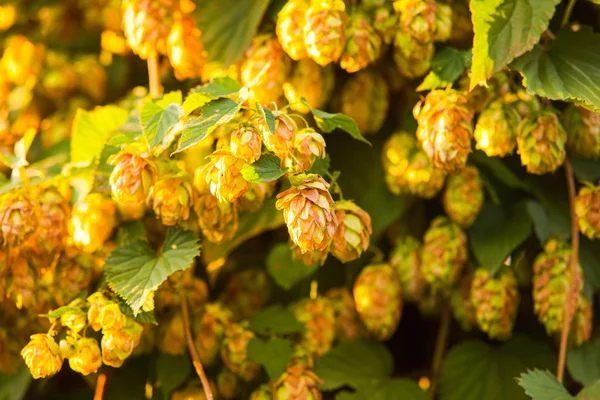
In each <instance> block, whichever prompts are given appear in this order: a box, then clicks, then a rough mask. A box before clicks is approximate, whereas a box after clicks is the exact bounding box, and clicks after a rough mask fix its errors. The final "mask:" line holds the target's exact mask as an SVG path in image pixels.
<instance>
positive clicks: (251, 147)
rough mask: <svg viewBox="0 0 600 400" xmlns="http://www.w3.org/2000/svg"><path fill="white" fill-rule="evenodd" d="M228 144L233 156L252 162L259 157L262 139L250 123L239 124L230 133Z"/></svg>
mask: <svg viewBox="0 0 600 400" xmlns="http://www.w3.org/2000/svg"><path fill="white" fill-rule="evenodd" d="M229 146H230V147H231V153H232V154H233V155H234V156H235V157H237V158H241V159H242V160H244V161H246V162H247V163H249V164H252V163H253V162H254V161H256V160H258V159H259V158H260V152H261V148H262V140H261V137H260V134H259V133H258V131H257V130H256V128H254V127H253V126H252V125H249V126H240V127H239V128H238V129H236V130H234V131H233V132H232V133H231V137H230V139H229Z"/></svg>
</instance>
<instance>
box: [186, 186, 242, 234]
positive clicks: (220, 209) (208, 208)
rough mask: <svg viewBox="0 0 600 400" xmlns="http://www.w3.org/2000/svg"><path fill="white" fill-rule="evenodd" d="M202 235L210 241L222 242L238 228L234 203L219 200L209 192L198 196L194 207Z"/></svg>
mask: <svg viewBox="0 0 600 400" xmlns="http://www.w3.org/2000/svg"><path fill="white" fill-rule="evenodd" d="M194 210H195V211H196V215H198V225H199V226H200V229H201V230H202V235H203V236H204V237H205V238H206V239H207V240H208V241H209V242H212V243H217V244H218V243H223V242H226V241H228V240H231V238H232V237H233V236H234V235H235V233H236V232H237V230H238V211H237V206H236V205H235V204H234V203H229V202H220V201H219V199H217V198H216V197H215V196H213V195H212V194H210V193H207V194H202V195H200V197H198V200H197V201H196V205H195V207H194Z"/></svg>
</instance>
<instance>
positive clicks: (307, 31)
mask: <svg viewBox="0 0 600 400" xmlns="http://www.w3.org/2000/svg"><path fill="white" fill-rule="evenodd" d="M305 15H306V24H305V25H304V45H305V46H306V53H307V54H308V56H309V57H310V58H312V59H313V60H314V61H315V62H316V63H317V64H319V65H321V66H326V65H327V64H329V63H331V62H335V61H337V60H339V58H340V56H341V55H342V52H343V51H344V44H345V43H346V26H347V25H348V15H346V5H345V4H344V2H343V1H342V0H313V1H311V3H310V6H309V7H308V10H307V11H306V14H305Z"/></svg>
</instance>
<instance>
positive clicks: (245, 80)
mask: <svg viewBox="0 0 600 400" xmlns="http://www.w3.org/2000/svg"><path fill="white" fill-rule="evenodd" d="M289 72H290V59H289V58H288V56H287V55H286V54H285V53H284V51H283V49H282V48H281V45H280V44H279V41H277V38H276V37H273V36H258V37H256V38H255V39H254V42H253V43H252V46H251V47H250V49H249V50H248V51H247V52H246V58H245V60H244V62H243V63H242V67H241V78H242V84H244V85H246V86H248V87H250V89H252V91H253V92H254V96H255V98H256V100H257V101H258V102H259V103H262V104H270V103H272V102H274V101H277V99H278V98H279V97H281V95H282V94H283V84H284V82H285V80H286V79H287V76H288V74H289Z"/></svg>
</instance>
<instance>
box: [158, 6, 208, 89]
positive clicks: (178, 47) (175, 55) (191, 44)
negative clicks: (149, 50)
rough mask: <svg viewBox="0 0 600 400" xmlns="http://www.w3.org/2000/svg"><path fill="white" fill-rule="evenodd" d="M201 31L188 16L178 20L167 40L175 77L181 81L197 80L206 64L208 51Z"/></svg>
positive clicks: (180, 17) (182, 16) (181, 16)
mask: <svg viewBox="0 0 600 400" xmlns="http://www.w3.org/2000/svg"><path fill="white" fill-rule="evenodd" d="M200 36H201V32H200V29H198V27H197V26H196V22H195V21H194V19H193V18H192V17H190V16H188V15H180V16H179V17H178V18H176V20H175V22H174V23H173V27H172V28H171V32H170V33H169V37H168V40H167V54H168V55H169V61H170V62H171V66H172V67H173V69H174V70H175V77H176V78H177V79H179V80H181V81H182V80H185V79H190V78H197V77H199V76H200V75H201V73H202V69H203V68H204V64H206V55H207V53H206V50H204V44H203V43H202V41H201V39H200Z"/></svg>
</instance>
